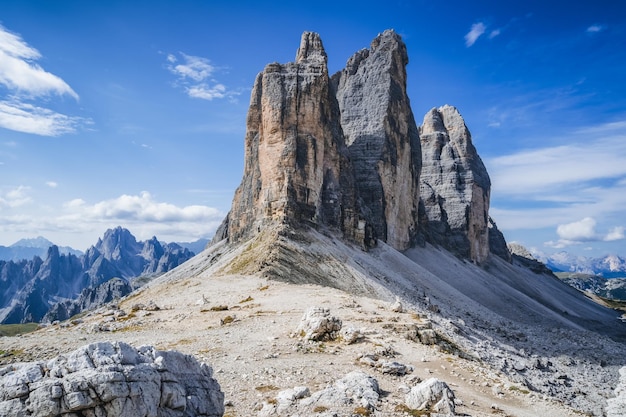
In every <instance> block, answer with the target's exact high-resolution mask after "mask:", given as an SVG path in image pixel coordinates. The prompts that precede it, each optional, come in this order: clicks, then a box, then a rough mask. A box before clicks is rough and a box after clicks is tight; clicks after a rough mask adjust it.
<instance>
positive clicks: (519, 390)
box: [509, 385, 530, 395]
mask: <svg viewBox="0 0 626 417" xmlns="http://www.w3.org/2000/svg"><path fill="white" fill-rule="evenodd" d="M509 391H515V392H519V393H520V394H525V395H527V394H530V391H528V390H527V389H522V388H520V387H516V386H515V385H511V386H510V387H509Z"/></svg>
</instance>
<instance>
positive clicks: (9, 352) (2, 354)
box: [0, 349, 24, 358]
mask: <svg viewBox="0 0 626 417" xmlns="http://www.w3.org/2000/svg"><path fill="white" fill-rule="evenodd" d="M22 353H24V350H22V349H11V350H2V349H0V358H3V357H6V356H16V355H21V354H22Z"/></svg>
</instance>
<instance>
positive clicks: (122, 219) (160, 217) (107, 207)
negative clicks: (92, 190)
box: [55, 191, 224, 239]
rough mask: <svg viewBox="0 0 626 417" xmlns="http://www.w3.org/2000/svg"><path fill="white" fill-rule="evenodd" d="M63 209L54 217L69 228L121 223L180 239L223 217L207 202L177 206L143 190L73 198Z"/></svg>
mask: <svg viewBox="0 0 626 417" xmlns="http://www.w3.org/2000/svg"><path fill="white" fill-rule="evenodd" d="M64 209H65V213H64V214H63V215H62V216H59V217H58V218H57V219H55V221H56V222H57V223H58V224H60V225H64V227H67V228H68V229H69V230H75V229H77V228H78V230H90V229H94V228H99V227H100V228H101V227H102V226H101V225H107V227H115V226H118V225H121V226H123V227H127V228H128V229H129V230H130V231H131V232H133V233H137V236H138V237H142V238H145V237H146V236H147V237H148V238H149V237H151V236H154V235H156V236H158V237H159V238H165V236H180V238H182V239H188V238H189V237H198V238H199V237H206V236H208V235H209V234H210V233H211V232H213V231H214V230H215V229H216V228H217V226H218V225H219V224H220V223H221V221H222V219H223V217H224V215H223V214H222V213H221V212H220V211H219V210H217V209H215V208H212V207H208V206H202V205H190V206H184V207H179V206H176V205H174V204H170V203H164V202H159V201H156V200H155V199H154V197H153V196H152V195H151V194H150V193H149V192H146V191H144V192H142V193H140V194H139V195H128V194H124V195H121V196H119V197H117V198H113V199H109V200H103V201H100V202H97V203H95V204H89V203H87V202H86V201H85V200H83V199H74V200H71V201H69V202H67V203H65V205H64ZM142 235H143V236H142ZM161 235H163V236H164V237H161Z"/></svg>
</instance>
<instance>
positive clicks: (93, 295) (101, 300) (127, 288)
mask: <svg viewBox="0 0 626 417" xmlns="http://www.w3.org/2000/svg"><path fill="white" fill-rule="evenodd" d="M132 291H133V287H132V286H131V285H130V283H129V282H128V281H126V280H123V279H120V278H113V279H110V280H108V281H106V282H104V283H102V284H100V285H98V286H97V287H95V288H92V287H87V288H85V289H84V290H82V291H81V293H80V295H79V296H78V298H77V299H75V300H66V301H61V302H59V303H56V304H54V305H53V306H52V307H50V309H49V310H48V312H47V313H46V315H45V316H44V317H43V318H42V319H41V321H42V322H43V323H52V322H53V321H55V320H60V321H63V320H67V319H69V318H70V317H72V316H75V315H77V314H79V313H80V312H82V311H85V310H91V309H93V308H96V307H99V306H102V305H104V304H106V303H108V302H111V301H113V300H115V299H120V298H122V297H124V296H125V295H128V294H130V293H131V292H132Z"/></svg>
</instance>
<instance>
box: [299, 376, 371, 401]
mask: <svg viewBox="0 0 626 417" xmlns="http://www.w3.org/2000/svg"><path fill="white" fill-rule="evenodd" d="M379 397H380V388H379V387H378V381H377V380H376V379H375V378H372V377H371V376H369V375H367V374H366V373H364V372H360V371H354V372H350V373H349V374H347V375H346V376H344V377H343V378H341V379H339V380H338V381H336V382H335V383H334V384H333V385H332V386H330V387H328V388H325V389H323V390H321V391H316V392H314V393H313V394H311V396H310V397H308V398H305V399H304V400H302V401H301V404H302V405H304V406H310V407H312V406H318V407H320V406H321V407H326V408H329V409H330V408H333V407H338V406H339V407H341V406H346V405H352V404H354V405H356V406H360V407H363V408H365V409H368V410H373V409H374V408H375V407H376V403H377V402H378V399H379Z"/></svg>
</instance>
